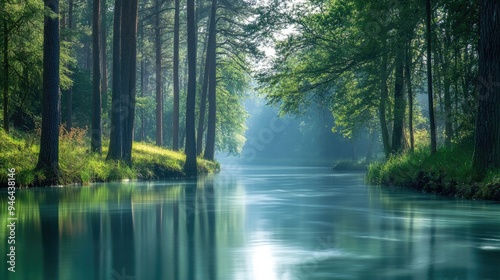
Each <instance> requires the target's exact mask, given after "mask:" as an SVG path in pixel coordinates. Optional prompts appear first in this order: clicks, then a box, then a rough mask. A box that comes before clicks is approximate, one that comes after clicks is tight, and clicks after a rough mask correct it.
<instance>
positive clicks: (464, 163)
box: [367, 142, 500, 200]
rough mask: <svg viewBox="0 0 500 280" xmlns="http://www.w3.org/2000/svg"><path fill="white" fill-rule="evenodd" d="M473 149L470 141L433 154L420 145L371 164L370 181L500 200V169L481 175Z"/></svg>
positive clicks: (433, 191)
mask: <svg viewBox="0 0 500 280" xmlns="http://www.w3.org/2000/svg"><path fill="white" fill-rule="evenodd" d="M472 153H473V147H472V144H471V143H470V142H467V143H462V144H455V145H452V146H451V147H443V148H440V149H439V150H438V151H437V152H436V153H435V154H434V155H430V150H429V149H428V148H422V149H418V150H416V151H414V152H407V153H404V154H402V155H399V156H393V157H391V158H389V159H388V160H386V161H380V162H375V163H372V164H370V166H369V168H368V173H367V181H368V182H369V183H371V184H377V185H387V186H403V187H410V188H415V189H418V190H421V191H424V192H430V193H438V194H442V195H447V196H455V197H462V198H467V199H484V200H500V170H497V171H490V172H489V173H488V175H487V176H486V177H485V178H484V179H480V178H478V176H477V174H476V173H475V172H474V170H473V168H472Z"/></svg>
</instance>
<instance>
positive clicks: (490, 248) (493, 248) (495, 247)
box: [479, 245, 500, 251]
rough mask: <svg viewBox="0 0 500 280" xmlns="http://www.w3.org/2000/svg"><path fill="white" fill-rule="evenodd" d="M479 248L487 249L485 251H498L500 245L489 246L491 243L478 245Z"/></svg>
mask: <svg viewBox="0 0 500 280" xmlns="http://www.w3.org/2000/svg"><path fill="white" fill-rule="evenodd" d="M479 249H481V250H487V251H500V247H499V246H491V245H483V246H479Z"/></svg>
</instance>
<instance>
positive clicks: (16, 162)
mask: <svg viewBox="0 0 500 280" xmlns="http://www.w3.org/2000/svg"><path fill="white" fill-rule="evenodd" d="M37 139H38V137H37V135H35V134H25V133H24V134H23V133H19V132H16V131H14V132H13V133H12V134H6V133H5V132H4V131H3V130H0V149H2V153H1V154H0V168H1V169H2V170H7V168H15V169H16V184H17V186H20V187H30V186H36V185H43V182H44V181H45V178H44V175H43V172H40V171H36V170H35V166H36V163H37V159H38V151H39V145H38V143H37ZM89 143H90V142H89V139H88V137H87V131H86V130H84V129H72V130H71V131H65V130H64V129H61V137H60V143H59V151H60V155H59V168H60V178H59V184H61V185H69V184H89V183H92V182H105V181H117V180H123V179H142V180H153V179H168V178H182V177H185V174H184V172H183V170H182V167H183V165H184V161H185V155H184V154H183V153H181V152H175V151H171V150H168V149H165V148H160V147H156V146H153V145H151V144H147V143H134V145H133V149H132V161H133V164H132V166H128V165H126V164H124V163H122V162H115V161H106V160H105V156H104V155H105V154H106V152H107V148H106V147H107V144H106V143H105V144H104V148H103V155H102V156H101V155H98V154H92V153H90V152H89V148H88V147H90V144H89ZM219 169H220V166H219V164H218V163H217V162H212V161H207V160H203V159H198V171H199V173H211V172H217V171H218V170H219ZM6 186H7V172H0V187H6Z"/></svg>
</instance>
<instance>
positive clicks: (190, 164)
mask: <svg viewBox="0 0 500 280" xmlns="http://www.w3.org/2000/svg"><path fill="white" fill-rule="evenodd" d="M187 36H188V39H187V47H188V93H187V99H186V146H185V152H186V162H185V164H184V172H185V173H186V175H187V176H190V177H191V176H196V175H197V173H198V171H197V164H196V134H195V103H196V21H195V10H194V0H187Z"/></svg>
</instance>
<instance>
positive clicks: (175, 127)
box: [172, 0, 180, 151]
mask: <svg viewBox="0 0 500 280" xmlns="http://www.w3.org/2000/svg"><path fill="white" fill-rule="evenodd" d="M179 2H180V0H175V15H174V57H173V60H174V67H173V68H174V69H173V71H174V73H173V79H174V81H173V83H174V111H173V117H172V148H173V149H174V151H177V150H179V27H180V17H179V13H180V7H179V5H180V3H179Z"/></svg>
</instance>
